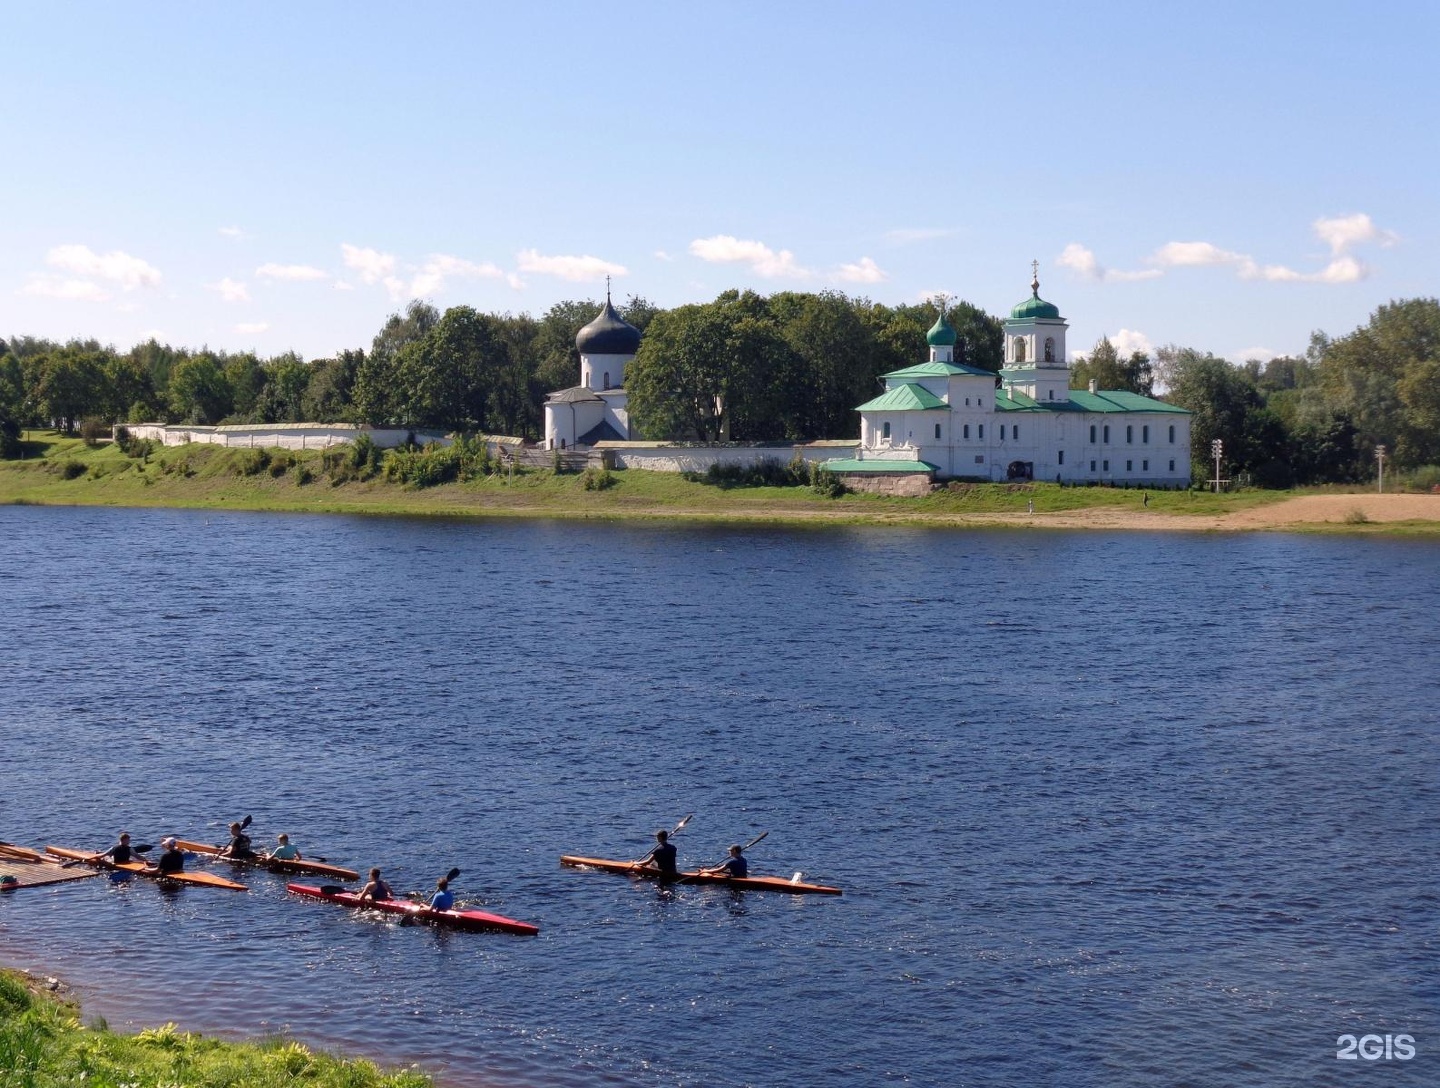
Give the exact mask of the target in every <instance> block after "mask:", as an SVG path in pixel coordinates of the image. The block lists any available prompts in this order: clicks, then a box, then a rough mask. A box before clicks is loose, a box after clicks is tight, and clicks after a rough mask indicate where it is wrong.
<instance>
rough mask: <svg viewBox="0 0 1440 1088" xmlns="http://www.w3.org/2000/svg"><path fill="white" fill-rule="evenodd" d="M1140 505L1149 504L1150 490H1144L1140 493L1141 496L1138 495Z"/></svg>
mask: <svg viewBox="0 0 1440 1088" xmlns="http://www.w3.org/2000/svg"><path fill="white" fill-rule="evenodd" d="M1140 505H1141V506H1149V505H1150V492H1148V491H1146V492H1143V493H1142V494H1141V496H1140Z"/></svg>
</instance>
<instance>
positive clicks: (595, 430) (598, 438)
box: [575, 419, 625, 446]
mask: <svg viewBox="0 0 1440 1088" xmlns="http://www.w3.org/2000/svg"><path fill="white" fill-rule="evenodd" d="M623 441H625V436H624V435H623V434H621V433H620V432H619V431H617V430H616V429H615V428H614V427H612V426H610V423H609V421H608V420H604V419H602V420H601V421H600V422H599V423H597V424H596V425H595V426H593V427H591V428H590V429H589V430H588V431H586V432H585V433H584V434H582V435H581V436H580V437H579V438H577V439H575V445H577V446H593V445H595V443H596V442H623Z"/></svg>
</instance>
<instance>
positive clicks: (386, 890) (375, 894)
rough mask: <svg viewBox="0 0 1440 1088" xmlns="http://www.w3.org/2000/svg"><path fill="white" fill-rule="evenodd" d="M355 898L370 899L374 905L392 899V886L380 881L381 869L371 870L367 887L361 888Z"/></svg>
mask: <svg viewBox="0 0 1440 1088" xmlns="http://www.w3.org/2000/svg"><path fill="white" fill-rule="evenodd" d="M355 898H357V899H368V900H370V902H372V903H374V902H376V901H377V900H380V899H389V898H391V895H390V885H388V884H386V883H385V881H383V880H381V879H380V870H379V869H371V870H370V879H369V880H368V881H366V882H365V887H363V888H361V889H360V891H359V892H357V893H356V896H355Z"/></svg>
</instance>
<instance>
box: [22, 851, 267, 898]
mask: <svg viewBox="0 0 1440 1088" xmlns="http://www.w3.org/2000/svg"><path fill="white" fill-rule="evenodd" d="M45 853H47V854H50V855H52V856H54V857H57V858H65V859H66V860H68V861H83V862H84V863H85V864H86V865H90V866H93V867H95V868H96V869H117V870H119V871H120V872H122V873H134V874H135V875H136V876H148V877H150V878H151V879H152V880H165V881H169V882H170V883H172V884H192V885H195V886H197V887H201V888H229V889H230V890H231V891H236V892H244V891H249V890H250V889H249V888H247V887H246V886H245V885H244V884H236V883H235V881H233V880H226V879H225V878H224V877H223V876H216V875H215V874H214V873H167V874H165V875H164V876H162V875H161V874H159V873H157V872H156V871H155V870H154V869H152V868H150V866H148V865H146V864H145V863H144V862H143V861H127V862H125V863H123V864H120V863H117V862H114V861H111V860H110V859H109V858H99V859H96V860H93V861H92V860H91V859H92V858H94V854H93V853H91V852H90V851H89V850H70V849H67V848H66V847H64V846H47V847H45Z"/></svg>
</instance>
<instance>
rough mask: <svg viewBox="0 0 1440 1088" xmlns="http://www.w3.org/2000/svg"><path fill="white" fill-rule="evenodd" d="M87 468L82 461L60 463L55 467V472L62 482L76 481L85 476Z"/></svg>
mask: <svg viewBox="0 0 1440 1088" xmlns="http://www.w3.org/2000/svg"><path fill="white" fill-rule="evenodd" d="M87 467H88V466H87V465H86V464H85V462H84V461H75V460H69V461H61V462H59V463H58V464H57V465H56V466H55V471H56V472H58V473H60V478H61V479H62V480H77V479H79V478H80V477H81V476H84V475H85V470H86V468H87Z"/></svg>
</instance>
